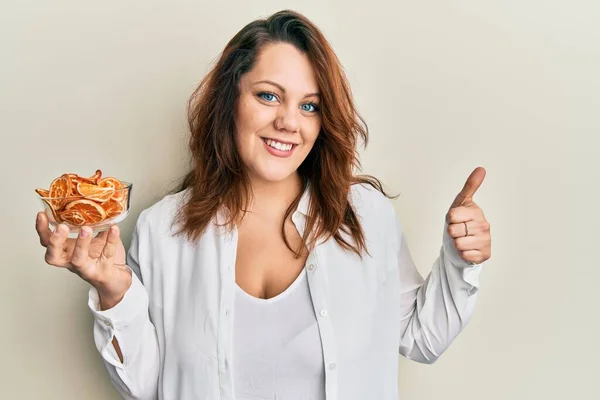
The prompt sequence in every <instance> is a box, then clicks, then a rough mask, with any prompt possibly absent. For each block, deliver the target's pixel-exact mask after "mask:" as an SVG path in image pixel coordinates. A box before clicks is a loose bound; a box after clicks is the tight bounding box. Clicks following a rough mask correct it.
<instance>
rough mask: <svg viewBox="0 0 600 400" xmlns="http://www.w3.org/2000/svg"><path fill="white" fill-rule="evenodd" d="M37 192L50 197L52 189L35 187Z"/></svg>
mask: <svg viewBox="0 0 600 400" xmlns="http://www.w3.org/2000/svg"><path fill="white" fill-rule="evenodd" d="M35 192H36V193H37V194H39V195H40V197H48V196H49V195H50V191H49V190H48V189H35Z"/></svg>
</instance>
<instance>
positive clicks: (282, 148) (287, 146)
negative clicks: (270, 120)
mask: <svg viewBox="0 0 600 400" xmlns="http://www.w3.org/2000/svg"><path fill="white" fill-rule="evenodd" d="M266 142H267V144H268V145H269V146H271V147H273V148H274V149H277V150H280V151H290V150H291V149H292V147H293V145H292V144H284V143H279V142H276V141H274V140H271V139H267V140H266Z"/></svg>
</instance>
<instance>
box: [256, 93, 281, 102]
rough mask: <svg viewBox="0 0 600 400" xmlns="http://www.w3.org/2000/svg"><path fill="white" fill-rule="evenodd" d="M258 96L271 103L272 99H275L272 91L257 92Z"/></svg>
mask: <svg viewBox="0 0 600 400" xmlns="http://www.w3.org/2000/svg"><path fill="white" fill-rule="evenodd" d="M258 96H259V97H260V98H261V99H263V100H264V101H268V102H269V103H272V102H273V101H274V100H277V97H276V96H275V95H274V94H273V93H268V92H262V93H259V94H258Z"/></svg>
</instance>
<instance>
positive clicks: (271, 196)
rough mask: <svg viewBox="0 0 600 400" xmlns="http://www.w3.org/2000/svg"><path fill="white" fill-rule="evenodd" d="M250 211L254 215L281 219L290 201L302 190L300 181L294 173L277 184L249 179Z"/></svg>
mask: <svg viewBox="0 0 600 400" xmlns="http://www.w3.org/2000/svg"><path fill="white" fill-rule="evenodd" d="M251 187H252V195H253V198H252V202H251V204H250V211H251V212H252V213H254V214H256V215H261V216H265V217H272V218H280V217H281V218H282V217H283V215H284V214H285V212H286V210H287V208H288V207H289V206H290V204H291V203H292V201H294V199H295V198H296V197H297V196H298V195H299V194H300V191H301V190H302V180H301V179H300V176H299V175H298V174H297V173H295V174H292V175H290V176H289V177H288V178H286V179H284V180H282V181H279V182H268V181H264V180H258V179H251Z"/></svg>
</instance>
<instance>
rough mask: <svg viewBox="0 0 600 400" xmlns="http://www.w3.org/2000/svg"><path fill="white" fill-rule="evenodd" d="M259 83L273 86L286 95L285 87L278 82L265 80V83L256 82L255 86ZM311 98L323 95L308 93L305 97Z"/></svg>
mask: <svg viewBox="0 0 600 400" xmlns="http://www.w3.org/2000/svg"><path fill="white" fill-rule="evenodd" d="M259 83H268V84H269V85H273V86H275V87H277V88H278V89H279V90H281V91H282V92H283V93H285V88H284V87H283V86H281V85H280V84H279V83H277V82H273V81H269V80H264V81H258V82H254V85H258V84H259ZM310 96H317V97H321V95H320V94H319V92H315V93H308V94H306V95H304V97H310Z"/></svg>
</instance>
